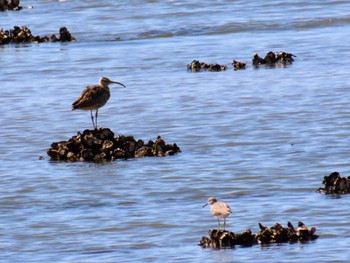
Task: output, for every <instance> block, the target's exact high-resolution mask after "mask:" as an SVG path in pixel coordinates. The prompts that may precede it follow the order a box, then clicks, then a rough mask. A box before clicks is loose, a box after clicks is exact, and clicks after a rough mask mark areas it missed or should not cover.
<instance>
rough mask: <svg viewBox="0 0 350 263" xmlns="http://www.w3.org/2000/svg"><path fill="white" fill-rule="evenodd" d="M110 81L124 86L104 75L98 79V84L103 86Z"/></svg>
mask: <svg viewBox="0 0 350 263" xmlns="http://www.w3.org/2000/svg"><path fill="white" fill-rule="evenodd" d="M112 83H115V84H119V85H121V86H123V87H124V88H126V86H125V85H124V84H122V83H120V82H117V81H113V80H110V79H109V78H106V77H102V78H100V79H99V81H98V84H100V85H101V86H104V87H106V86H108V85H109V84H112Z"/></svg>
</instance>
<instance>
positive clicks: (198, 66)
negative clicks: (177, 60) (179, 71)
mask: <svg viewBox="0 0 350 263" xmlns="http://www.w3.org/2000/svg"><path fill="white" fill-rule="evenodd" d="M187 69H188V70H190V71H192V72H198V71H203V70H209V71H222V70H226V69H227V66H226V65H220V64H216V63H213V64H208V63H205V62H200V61H198V60H193V61H192V62H191V63H190V64H188V65H187Z"/></svg>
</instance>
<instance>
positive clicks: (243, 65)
mask: <svg viewBox="0 0 350 263" xmlns="http://www.w3.org/2000/svg"><path fill="white" fill-rule="evenodd" d="M232 66H233V68H234V69H235V70H238V69H245V68H246V66H247V64H246V63H244V62H241V61H238V60H233V61H232Z"/></svg>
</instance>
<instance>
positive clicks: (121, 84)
mask: <svg viewBox="0 0 350 263" xmlns="http://www.w3.org/2000/svg"><path fill="white" fill-rule="evenodd" d="M111 83H115V84H119V85H120V86H123V87H124V88H126V86H125V85H124V84H123V83H120V82H117V81H111Z"/></svg>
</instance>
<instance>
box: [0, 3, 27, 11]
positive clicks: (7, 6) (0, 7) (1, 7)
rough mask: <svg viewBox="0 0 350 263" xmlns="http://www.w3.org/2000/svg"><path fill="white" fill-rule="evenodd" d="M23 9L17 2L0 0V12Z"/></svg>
mask: <svg viewBox="0 0 350 263" xmlns="http://www.w3.org/2000/svg"><path fill="white" fill-rule="evenodd" d="M22 8H23V7H22V6H20V5H19V0H0V11H6V10H13V11H17V10H21V9H22Z"/></svg>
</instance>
